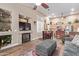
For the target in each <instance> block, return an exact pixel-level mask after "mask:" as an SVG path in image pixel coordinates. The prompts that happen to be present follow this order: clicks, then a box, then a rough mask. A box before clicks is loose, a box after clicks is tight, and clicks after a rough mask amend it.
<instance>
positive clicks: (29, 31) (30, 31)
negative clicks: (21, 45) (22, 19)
mask: <svg viewBox="0 0 79 59" xmlns="http://www.w3.org/2000/svg"><path fill="white" fill-rule="evenodd" d="M19 33H31V30H29V31H20V32H19Z"/></svg>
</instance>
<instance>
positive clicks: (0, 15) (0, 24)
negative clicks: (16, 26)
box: [0, 8, 11, 31]
mask: <svg viewBox="0 0 79 59" xmlns="http://www.w3.org/2000/svg"><path fill="white" fill-rule="evenodd" d="M10 19H11V13H10V12H9V11H8V10H4V9H2V8H0V31H11V20H10Z"/></svg>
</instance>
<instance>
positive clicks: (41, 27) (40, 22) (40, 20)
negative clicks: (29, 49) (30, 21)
mask: <svg viewBox="0 0 79 59" xmlns="http://www.w3.org/2000/svg"><path fill="white" fill-rule="evenodd" d="M43 30H44V21H43V18H42V17H38V19H37V32H38V33H42V31H43Z"/></svg>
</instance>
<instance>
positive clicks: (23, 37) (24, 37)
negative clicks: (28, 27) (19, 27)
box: [22, 33, 31, 43]
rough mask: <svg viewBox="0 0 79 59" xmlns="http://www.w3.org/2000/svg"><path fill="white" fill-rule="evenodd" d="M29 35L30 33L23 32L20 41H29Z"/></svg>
mask: <svg viewBox="0 0 79 59" xmlns="http://www.w3.org/2000/svg"><path fill="white" fill-rule="evenodd" d="M30 38H31V35H30V33H23V34H22V43H26V42H28V41H30Z"/></svg>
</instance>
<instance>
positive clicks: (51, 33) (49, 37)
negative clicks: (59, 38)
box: [43, 31, 53, 39]
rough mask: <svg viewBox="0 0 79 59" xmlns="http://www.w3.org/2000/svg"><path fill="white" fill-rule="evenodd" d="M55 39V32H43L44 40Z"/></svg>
mask: <svg viewBox="0 0 79 59" xmlns="http://www.w3.org/2000/svg"><path fill="white" fill-rule="evenodd" d="M52 37H53V31H43V39H51V38H52Z"/></svg>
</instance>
